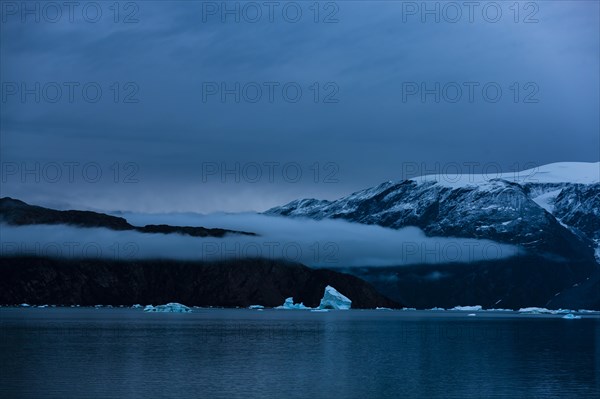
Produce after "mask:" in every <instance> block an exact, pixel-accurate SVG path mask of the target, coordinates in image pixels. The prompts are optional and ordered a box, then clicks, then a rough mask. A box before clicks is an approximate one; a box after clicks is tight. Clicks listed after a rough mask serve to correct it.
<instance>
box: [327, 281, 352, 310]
mask: <svg viewBox="0 0 600 399" xmlns="http://www.w3.org/2000/svg"><path fill="white" fill-rule="evenodd" d="M351 306H352V301H351V300H350V299H348V297H346V296H344V295H342V294H341V293H340V292H338V290H336V289H335V288H333V287H332V286H330V285H328V286H327V287H325V293H324V294H323V299H321V303H320V304H319V309H335V310H348V309H350V307H351Z"/></svg>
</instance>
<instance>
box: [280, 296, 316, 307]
mask: <svg viewBox="0 0 600 399" xmlns="http://www.w3.org/2000/svg"><path fill="white" fill-rule="evenodd" d="M275 309H286V310H306V309H310V308H307V307H306V306H304V304H303V303H296V304H294V298H292V297H289V298H286V299H285V301H284V302H283V305H281V306H277V307H276V308H275Z"/></svg>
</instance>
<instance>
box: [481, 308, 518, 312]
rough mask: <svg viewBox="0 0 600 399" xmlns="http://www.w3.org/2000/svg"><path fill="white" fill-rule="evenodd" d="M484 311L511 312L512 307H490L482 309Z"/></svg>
mask: <svg viewBox="0 0 600 399" xmlns="http://www.w3.org/2000/svg"><path fill="white" fill-rule="evenodd" d="M483 311H484V312H512V311H513V310H512V309H502V308H498V309H496V308H492V309H484V310H483Z"/></svg>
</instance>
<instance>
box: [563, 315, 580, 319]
mask: <svg viewBox="0 0 600 399" xmlns="http://www.w3.org/2000/svg"><path fill="white" fill-rule="evenodd" d="M562 318H563V319H567V320H575V319H581V316H575V315H574V314H573V313H568V314H566V315H564V316H563V317H562Z"/></svg>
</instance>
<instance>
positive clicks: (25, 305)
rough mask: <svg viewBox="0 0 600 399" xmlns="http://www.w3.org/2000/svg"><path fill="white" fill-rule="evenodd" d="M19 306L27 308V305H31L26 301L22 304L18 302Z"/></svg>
mask: <svg viewBox="0 0 600 399" xmlns="http://www.w3.org/2000/svg"><path fill="white" fill-rule="evenodd" d="M19 306H20V307H22V308H28V307H30V306H31V305H29V304H28V303H22V304H20V305H19Z"/></svg>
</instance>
